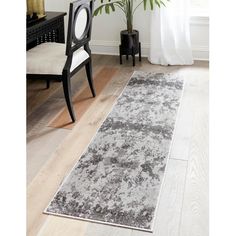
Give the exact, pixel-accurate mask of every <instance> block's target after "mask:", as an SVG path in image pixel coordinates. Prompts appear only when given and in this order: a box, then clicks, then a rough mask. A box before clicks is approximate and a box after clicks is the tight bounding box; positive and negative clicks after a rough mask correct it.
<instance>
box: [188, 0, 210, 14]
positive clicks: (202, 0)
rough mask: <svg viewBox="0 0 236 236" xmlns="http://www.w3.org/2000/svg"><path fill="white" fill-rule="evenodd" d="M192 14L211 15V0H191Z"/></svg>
mask: <svg viewBox="0 0 236 236" xmlns="http://www.w3.org/2000/svg"><path fill="white" fill-rule="evenodd" d="M190 13H191V15H192V16H209V0H190Z"/></svg>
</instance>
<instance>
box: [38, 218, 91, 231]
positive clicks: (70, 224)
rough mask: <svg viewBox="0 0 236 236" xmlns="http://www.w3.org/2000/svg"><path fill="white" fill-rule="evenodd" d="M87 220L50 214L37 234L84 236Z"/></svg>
mask: <svg viewBox="0 0 236 236" xmlns="http://www.w3.org/2000/svg"><path fill="white" fill-rule="evenodd" d="M87 227H88V224H87V222H83V221H78V220H74V219H66V218H63V217H56V216H48V218H47V220H46V222H45V224H44V225H43V227H42V228H41V230H40V231H39V233H38V234H37V236H67V235H68V236H84V235H85V232H86V230H87Z"/></svg>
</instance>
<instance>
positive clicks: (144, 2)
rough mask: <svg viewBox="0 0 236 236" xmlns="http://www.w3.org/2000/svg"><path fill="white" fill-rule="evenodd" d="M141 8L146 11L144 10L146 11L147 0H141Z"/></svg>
mask: <svg viewBox="0 0 236 236" xmlns="http://www.w3.org/2000/svg"><path fill="white" fill-rule="evenodd" d="M143 7H144V10H145V11H146V9H147V0H143Z"/></svg>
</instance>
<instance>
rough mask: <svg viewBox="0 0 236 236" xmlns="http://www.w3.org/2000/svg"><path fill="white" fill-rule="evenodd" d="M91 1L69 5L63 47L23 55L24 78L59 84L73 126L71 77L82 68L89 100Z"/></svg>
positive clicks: (39, 48)
mask: <svg viewBox="0 0 236 236" xmlns="http://www.w3.org/2000/svg"><path fill="white" fill-rule="evenodd" d="M93 5H94V2H93V0H79V1H75V2H73V3H70V9H69V22H68V33H67V42H66V44H61V43H50V42H47V43H42V44H40V45H38V46H36V47H34V48H32V49H30V50H29V51H27V78H40V79H46V81H47V87H48V88H49V84H50V80H51V79H58V80H60V81H62V83H63V90H64V95H65V99H66V104H67V107H68V110H69V113H70V117H71V119H72V121H73V122H75V120H76V118H75V114H74V110H73V105H72V97H71V81H70V80H71V77H72V76H73V75H74V74H75V73H76V72H78V71H79V70H80V69H81V68H82V67H83V66H85V68H86V73H87V77H88V82H89V86H90V89H91V92H92V95H93V97H95V90H94V87H93V79H92V61H91V50H90V48H89V41H90V39H91V27H92V14H93Z"/></svg>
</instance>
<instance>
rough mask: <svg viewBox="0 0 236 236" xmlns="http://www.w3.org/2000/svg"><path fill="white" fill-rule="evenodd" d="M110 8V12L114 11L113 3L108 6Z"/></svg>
mask: <svg viewBox="0 0 236 236" xmlns="http://www.w3.org/2000/svg"><path fill="white" fill-rule="evenodd" d="M110 7H111V9H112V11H115V7H114V4H113V3H111V4H110Z"/></svg>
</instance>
